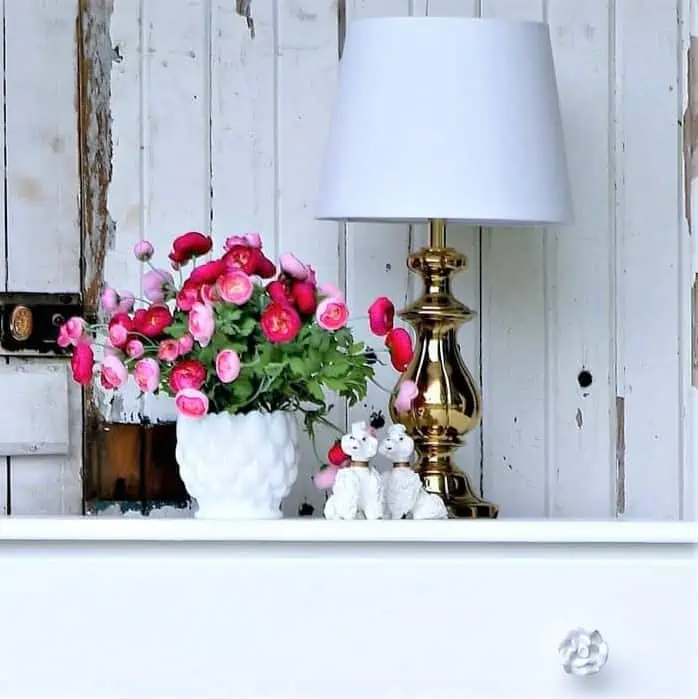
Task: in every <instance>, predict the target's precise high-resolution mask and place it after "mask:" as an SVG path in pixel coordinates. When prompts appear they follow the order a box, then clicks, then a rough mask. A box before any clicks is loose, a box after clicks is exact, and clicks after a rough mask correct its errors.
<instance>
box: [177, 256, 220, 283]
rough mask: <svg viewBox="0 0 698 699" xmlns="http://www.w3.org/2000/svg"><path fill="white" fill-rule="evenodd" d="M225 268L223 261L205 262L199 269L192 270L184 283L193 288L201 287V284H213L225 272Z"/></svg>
mask: <svg viewBox="0 0 698 699" xmlns="http://www.w3.org/2000/svg"><path fill="white" fill-rule="evenodd" d="M225 269H226V266H225V263H224V262H223V260H213V261H211V262H207V263H206V264H204V265H201V267H197V268H196V269H194V270H192V273H191V274H190V275H189V279H187V281H186V282H185V284H186V283H190V284H193V285H195V286H201V285H202V284H215V283H216V280H217V279H218V277H220V276H221V274H223V273H224V272H225Z"/></svg>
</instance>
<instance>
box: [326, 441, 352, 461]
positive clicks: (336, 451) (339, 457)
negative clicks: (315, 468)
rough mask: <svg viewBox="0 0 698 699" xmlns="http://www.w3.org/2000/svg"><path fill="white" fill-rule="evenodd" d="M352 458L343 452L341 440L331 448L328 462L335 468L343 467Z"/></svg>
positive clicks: (328, 453)
mask: <svg viewBox="0 0 698 699" xmlns="http://www.w3.org/2000/svg"><path fill="white" fill-rule="evenodd" d="M350 458H351V457H350V456H349V454H347V453H345V452H344V451H343V450H342V445H341V444H340V442H339V440H337V441H336V442H335V443H334V444H333V445H332V446H331V447H330V450H329V451H328V452H327V460H328V461H329V462H330V463H331V464H332V465H333V466H342V465H343V464H345V463H346V462H347V461H348V460H349V459H350Z"/></svg>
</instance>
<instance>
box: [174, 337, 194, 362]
mask: <svg viewBox="0 0 698 699" xmlns="http://www.w3.org/2000/svg"><path fill="white" fill-rule="evenodd" d="M177 344H178V345H179V355H180V357H181V356H184V355H185V354H189V352H191V351H192V348H193V347H194V338H193V337H192V336H191V335H189V333H187V334H186V335H182V337H180V338H179V340H178V341H177Z"/></svg>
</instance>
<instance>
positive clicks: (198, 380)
mask: <svg viewBox="0 0 698 699" xmlns="http://www.w3.org/2000/svg"><path fill="white" fill-rule="evenodd" d="M204 381H206V366H205V365H204V364H202V363H201V362H200V361H199V360H198V359H185V360H183V361H181V362H179V363H178V364H175V366H174V367H173V368H172V371H171V372H170V379H169V384H170V389H172V392H173V393H179V392H180V391H182V390H183V389H185V388H193V389H196V390H197V391H198V390H199V389H200V388H201V387H202V386H203V385H204Z"/></svg>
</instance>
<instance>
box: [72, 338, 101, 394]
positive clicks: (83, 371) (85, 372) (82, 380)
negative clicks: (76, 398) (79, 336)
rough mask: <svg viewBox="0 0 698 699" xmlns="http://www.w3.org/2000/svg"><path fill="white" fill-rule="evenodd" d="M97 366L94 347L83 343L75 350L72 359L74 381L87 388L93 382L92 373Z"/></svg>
mask: <svg viewBox="0 0 698 699" xmlns="http://www.w3.org/2000/svg"><path fill="white" fill-rule="evenodd" d="M94 365H95V355H94V352H93V351H92V347H90V345H88V344H87V343H86V342H81V343H79V344H78V345H77V347H76V348H75V349H74V350H73V356H72V357H71V358H70V368H71V369H72V372H73V379H75V381H77V383H79V384H82V385H83V386H86V385H87V384H89V383H90V381H92V372H93V370H94Z"/></svg>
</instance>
